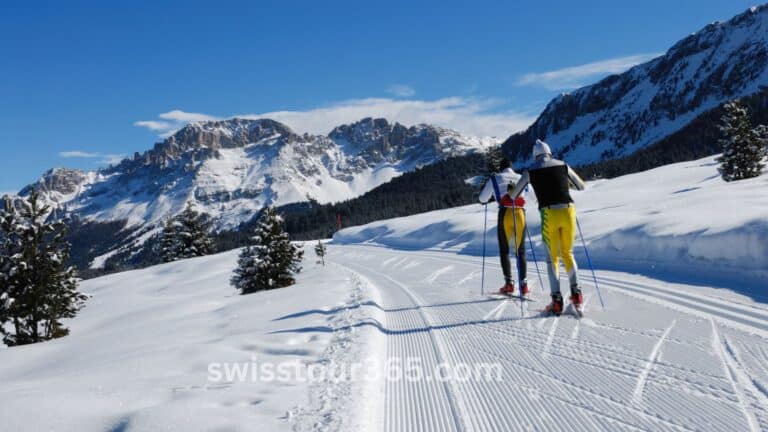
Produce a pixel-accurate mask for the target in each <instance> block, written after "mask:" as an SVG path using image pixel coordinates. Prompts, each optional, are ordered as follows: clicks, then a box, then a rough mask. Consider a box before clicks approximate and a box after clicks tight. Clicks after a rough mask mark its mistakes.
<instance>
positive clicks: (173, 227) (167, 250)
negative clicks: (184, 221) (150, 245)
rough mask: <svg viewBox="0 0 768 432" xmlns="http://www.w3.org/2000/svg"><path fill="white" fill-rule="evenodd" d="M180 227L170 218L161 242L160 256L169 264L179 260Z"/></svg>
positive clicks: (164, 227) (166, 223) (165, 225)
mask: <svg viewBox="0 0 768 432" xmlns="http://www.w3.org/2000/svg"><path fill="white" fill-rule="evenodd" d="M180 225H181V224H180V223H179V222H178V221H176V220H175V219H174V218H168V220H166V221H165V224H164V226H163V234H162V238H161V242H160V244H161V250H160V255H161V256H162V257H163V262H166V263H168V262H173V261H176V260H178V259H179V257H178V255H177V253H178V252H179V236H178V227H179V226H180Z"/></svg>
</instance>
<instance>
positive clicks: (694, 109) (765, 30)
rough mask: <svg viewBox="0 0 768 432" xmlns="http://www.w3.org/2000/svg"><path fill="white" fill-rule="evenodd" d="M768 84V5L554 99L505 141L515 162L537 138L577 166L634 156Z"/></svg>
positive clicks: (713, 25)
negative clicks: (520, 131)
mask: <svg viewBox="0 0 768 432" xmlns="http://www.w3.org/2000/svg"><path fill="white" fill-rule="evenodd" d="M765 86H768V5H762V6H758V7H753V8H751V9H749V10H748V11H746V12H744V13H743V14H741V15H738V16H736V17H734V18H732V19H731V20H729V21H726V22H723V23H720V22H714V23H711V24H709V25H707V26H705V27H704V28H703V29H701V30H699V31H698V32H696V33H693V34H691V35H689V36H688V37H686V38H684V39H682V40H681V41H679V42H678V43H676V44H675V45H674V46H673V47H672V48H670V49H669V51H667V52H666V54H664V55H662V56H660V57H658V58H655V59H653V60H651V61H649V62H647V63H644V64H641V65H638V66H635V67H633V68H632V69H630V70H628V71H626V72H624V73H622V74H619V75H612V76H609V77H607V78H605V79H603V80H601V81H600V82H598V83H596V84H594V85H590V86H587V87H583V88H581V89H578V90H576V91H574V92H572V93H569V94H562V95H560V96H558V97H556V98H555V99H553V100H552V101H551V102H550V103H549V104H548V105H547V107H546V109H545V110H544V112H543V113H542V114H541V115H540V117H539V118H538V119H537V120H536V122H534V124H533V125H531V126H530V127H529V128H528V129H527V130H526V131H525V132H523V133H520V134H516V135H513V136H511V137H509V138H508V139H507V141H506V142H505V143H504V147H505V150H506V151H507V152H508V153H509V154H510V155H511V156H513V157H514V158H515V159H517V160H518V161H521V162H522V161H525V160H527V159H529V157H530V153H531V148H532V146H533V143H534V142H535V140H536V138H543V139H546V141H547V142H548V143H550V144H551V145H552V149H553V151H554V152H556V153H557V154H559V155H560V156H562V157H565V158H567V159H568V161H569V162H571V163H572V164H584V163H590V162H596V161H600V160H605V159H615V158H618V157H622V156H626V155H630V154H632V153H634V152H636V151H637V150H639V149H642V148H645V147H648V146H650V145H653V144H654V143H657V142H658V141H660V140H662V139H663V138H665V137H667V136H669V135H670V134H672V133H674V132H676V131H678V130H680V129H682V128H684V127H685V126H686V125H688V124H689V123H690V122H692V121H693V120H695V119H696V118H697V117H699V116H700V115H702V114H703V113H705V112H707V111H709V110H711V109H713V108H716V107H718V106H719V105H721V104H722V103H724V102H726V101H729V100H732V99H735V98H739V97H744V96H748V95H753V94H755V93H758V92H759V91H761V88H762V89H764V88H765Z"/></svg>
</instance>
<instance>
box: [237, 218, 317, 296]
mask: <svg viewBox="0 0 768 432" xmlns="http://www.w3.org/2000/svg"><path fill="white" fill-rule="evenodd" d="M251 240H252V242H253V244H252V245H251V246H247V247H246V248H244V249H243V251H242V252H241V253H240V258H239V259H238V265H237V269H235V274H234V276H233V277H232V285H234V286H235V288H237V289H239V290H240V292H241V293H242V294H251V293H254V292H257V291H262V290H267V289H274V288H282V287H286V286H289V285H293V284H294V283H295V282H296V281H295V279H294V274H295V273H298V272H300V271H301V266H300V263H301V259H302V258H303V256H304V251H302V250H301V248H300V247H299V246H296V245H293V244H292V243H291V242H290V240H289V239H288V234H287V233H285V231H283V219H282V218H281V217H280V215H278V214H277V210H275V209H274V208H273V207H267V208H265V209H264V210H263V211H262V213H261V216H260V217H259V221H258V223H257V225H256V228H255V230H254V235H253V237H252V238H251Z"/></svg>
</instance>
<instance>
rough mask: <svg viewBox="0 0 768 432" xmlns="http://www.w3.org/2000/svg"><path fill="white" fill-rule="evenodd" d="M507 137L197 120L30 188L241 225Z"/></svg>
mask: <svg viewBox="0 0 768 432" xmlns="http://www.w3.org/2000/svg"><path fill="white" fill-rule="evenodd" d="M497 143H498V141H497V140H496V139H495V138H476V137H467V136H463V135H460V134H459V133H457V132H455V131H452V130H448V129H444V128H440V127H436V126H430V125H418V126H412V127H406V126H403V125H401V124H399V123H395V124H390V123H389V122H388V121H387V120H385V119H371V118H367V119H363V120H361V121H359V122H357V123H354V124H351V125H344V126H339V127H337V128H335V129H334V130H333V131H332V132H331V133H330V134H329V135H328V136H314V135H307V134H304V135H298V134H296V133H294V132H293V131H291V129H290V128H288V127H287V126H285V125H283V124H281V123H278V122H276V121H273V120H267V119H262V120H245V119H232V120H225V121H207V122H197V123H192V124H190V125H188V126H186V127H184V128H183V129H181V130H179V131H178V132H176V133H175V134H174V135H173V136H171V137H169V138H167V139H166V140H165V141H163V142H161V143H158V144H156V145H155V147H154V148H153V149H152V150H149V151H147V152H145V153H143V154H139V153H136V154H135V155H134V156H133V157H132V158H130V159H126V160H123V161H122V162H121V163H119V164H118V165H116V166H114V167H110V168H108V169H105V170H101V171H94V172H87V173H86V172H81V171H78V170H68V169H54V170H50V171H48V172H47V173H45V174H44V175H43V177H42V178H41V179H40V180H39V181H38V182H37V183H35V184H33V185H30V186H29V187H27V188H25V189H24V190H22V191H21V193H20V195H22V196H23V195H25V194H27V193H28V192H29V190H30V189H31V188H32V187H36V188H39V189H40V190H42V192H43V198H44V199H46V200H47V202H48V203H49V204H51V205H52V206H53V207H54V209H56V210H58V211H60V212H63V213H66V214H72V215H76V216H78V217H79V218H80V219H84V220H95V221H100V222H107V221H118V220H126V221H127V222H128V226H129V227H137V226H141V225H147V224H155V223H157V222H158V221H160V220H161V219H163V218H166V217H169V216H172V215H175V214H178V213H180V212H181V211H182V210H183V209H184V206H185V203H186V202H191V203H193V204H194V205H195V207H196V209H197V210H198V211H200V212H203V213H206V214H208V215H210V216H211V217H212V218H213V220H214V222H215V225H216V227H217V228H219V229H221V228H233V227H237V226H238V225H239V224H240V223H241V222H245V221H248V220H250V219H251V218H252V217H253V215H254V214H255V213H256V212H257V211H258V210H259V209H261V208H262V207H263V206H265V205H282V204H288V203H293V202H300V201H307V200H308V199H314V200H316V201H319V202H321V203H325V202H336V201H342V200H345V199H349V198H352V197H356V196H358V195H361V194H363V193H365V192H367V191H369V190H371V189H373V188H374V187H376V186H378V185H380V184H382V183H386V182H387V181H389V180H391V179H392V178H393V177H395V176H398V175H400V174H402V173H405V172H408V171H411V170H413V169H415V168H417V167H420V166H424V165H428V164H431V163H434V162H436V161H439V160H441V159H444V158H446V157H449V156H456V155H463V154H466V153H469V152H474V151H482V150H483V149H484V148H486V147H488V146H490V145H493V144H497Z"/></svg>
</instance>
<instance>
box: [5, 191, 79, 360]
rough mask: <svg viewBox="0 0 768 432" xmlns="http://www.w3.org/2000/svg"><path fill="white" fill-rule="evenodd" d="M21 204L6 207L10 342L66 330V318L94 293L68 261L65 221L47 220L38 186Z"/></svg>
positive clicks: (56, 334) (29, 340)
mask: <svg viewBox="0 0 768 432" xmlns="http://www.w3.org/2000/svg"><path fill="white" fill-rule="evenodd" d="M18 206H19V209H17V208H15V207H13V206H11V207H9V208H6V209H5V210H3V211H1V212H0V334H2V336H3V342H4V343H5V344H7V345H9V346H10V345H23V344H29V343H35V342H41V341H44V340H49V339H53V338H58V337H62V336H66V335H67V334H68V333H69V330H67V329H66V328H65V327H64V326H63V325H62V323H61V320H62V319H64V318H73V317H74V316H75V315H76V314H77V311H78V310H80V308H82V307H83V305H84V303H85V300H87V298H88V296H86V295H85V294H82V293H80V292H79V291H78V290H77V274H76V273H75V270H74V268H73V267H69V266H68V265H67V263H68V261H69V248H70V246H69V243H67V242H66V241H65V235H66V225H65V222H64V221H61V220H58V221H53V222H46V219H47V216H48V213H49V210H50V208H49V207H48V206H45V205H41V204H40V202H39V195H38V192H37V191H36V190H33V191H32V192H31V193H30V195H29V196H28V197H27V198H26V199H25V200H21V201H19V203H18Z"/></svg>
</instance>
